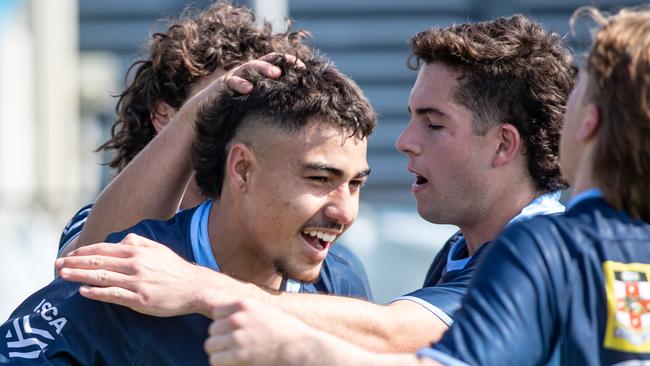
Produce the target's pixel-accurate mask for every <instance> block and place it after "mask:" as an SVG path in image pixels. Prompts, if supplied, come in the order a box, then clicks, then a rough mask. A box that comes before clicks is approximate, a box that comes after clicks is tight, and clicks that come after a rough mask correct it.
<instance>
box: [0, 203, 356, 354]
mask: <svg viewBox="0 0 650 366" xmlns="http://www.w3.org/2000/svg"><path fill="white" fill-rule="evenodd" d="M194 211H195V209H191V210H186V211H183V212H181V213H179V214H177V215H176V216H175V217H174V218H172V219H171V220H169V221H166V222H162V221H153V220H145V221H142V222H140V223H139V224H137V225H136V226H134V227H133V228H131V229H128V230H126V231H123V232H121V233H114V234H111V235H109V237H108V238H107V240H106V241H107V242H118V241H120V240H121V239H123V238H124V237H125V236H126V235H127V234H128V233H136V234H138V235H141V236H145V237H148V238H150V239H152V240H155V241H158V242H161V243H164V244H165V245H167V246H169V247H170V248H171V249H172V250H173V251H174V252H176V253H177V254H179V255H180V256H181V257H183V258H185V259H187V260H188V261H191V262H195V258H194V254H193V252H192V248H191V245H190V240H189V237H190V235H189V233H188V230H189V228H190V223H191V219H192V215H193V213H194ZM336 253H338V251H335V252H334V254H332V256H331V259H329V262H328V265H327V266H325V270H323V272H322V273H321V276H322V281H321V282H322V283H321V284H317V285H306V286H304V287H305V288H303V289H301V290H302V291H307V290H308V289H311V287H314V288H315V289H312V290H313V291H317V290H320V291H323V292H329V293H333V294H337V295H343V296H355V297H367V296H368V294H367V293H366V292H365V287H364V286H362V284H363V283H364V281H363V279H360V278H356V277H354V276H355V275H356V273H357V272H355V270H353V269H351V268H349V267H347V265H348V263H347V262H345V261H343V260H341V259H340V258H342V257H338V254H336ZM344 276H345V277H344ZM351 277H352V278H351ZM346 279H350V282H347V280H346ZM78 288H79V285H78V284H74V283H70V282H66V281H63V280H61V279H56V280H54V281H53V282H51V283H50V284H49V285H47V286H45V287H44V288H43V289H41V290H39V291H38V292H36V293H35V294H33V295H32V296H30V297H29V298H28V299H27V300H25V301H24V302H23V303H22V304H21V305H20V306H19V307H18V308H17V309H16V310H15V311H14V312H13V313H12V314H11V316H10V318H9V319H8V320H7V322H5V323H4V324H3V325H2V326H0V335H3V336H5V337H4V338H3V341H2V342H0V364H5V363H8V364H12V365H13V364H16V365H19V364H23V363H25V364H30V365H206V364H207V363H208V359H207V356H206V354H205V352H204V351H203V342H204V341H205V338H206V336H207V331H208V326H209V325H210V322H211V321H210V319H209V318H206V317H204V316H201V315H196V314H193V315H184V316H176V317H170V318H156V317H152V316H147V315H143V314H140V313H137V312H135V311H132V310H130V309H128V308H126V307H122V306H117V305H113V304H107V303H103V302H98V301H92V300H88V299H85V298H83V297H82V296H80V295H79V293H78ZM170 296H173V294H170Z"/></svg>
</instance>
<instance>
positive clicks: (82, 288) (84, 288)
mask: <svg viewBox="0 0 650 366" xmlns="http://www.w3.org/2000/svg"><path fill="white" fill-rule="evenodd" d="M89 291H90V289H89V288H88V286H85V285H84V286H81V287H79V293H82V294H87V293H88V292H89Z"/></svg>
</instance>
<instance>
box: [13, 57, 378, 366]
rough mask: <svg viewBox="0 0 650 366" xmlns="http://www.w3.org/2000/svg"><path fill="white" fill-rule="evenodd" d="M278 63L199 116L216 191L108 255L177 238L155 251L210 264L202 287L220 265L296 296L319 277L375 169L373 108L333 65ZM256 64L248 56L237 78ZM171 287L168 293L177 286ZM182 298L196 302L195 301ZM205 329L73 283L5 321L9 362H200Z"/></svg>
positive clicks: (139, 228)
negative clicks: (371, 161)
mask: <svg viewBox="0 0 650 366" xmlns="http://www.w3.org/2000/svg"><path fill="white" fill-rule="evenodd" d="M271 61H272V64H273V65H275V66H273V67H274V68H275V71H276V72H277V73H279V74H281V75H280V76H279V77H277V78H265V77H262V76H261V75H260V74H256V73H252V72H249V73H248V78H249V81H248V82H252V84H253V85H254V91H253V92H251V93H249V94H247V95H242V94H239V93H237V92H235V91H232V90H230V89H226V90H224V91H223V92H222V93H220V94H219V95H218V96H217V97H215V98H211V99H209V100H208V101H207V102H206V103H205V104H204V105H203V107H201V108H200V110H199V112H198V117H197V121H196V129H197V141H196V143H195V144H194V152H193V161H194V168H195V175H196V182H197V185H198V186H199V188H200V189H201V191H202V193H203V194H204V195H205V196H206V197H209V198H211V199H210V200H208V201H206V202H205V203H202V204H201V205H199V206H197V207H196V208H193V209H189V210H184V211H182V212H180V213H178V214H177V215H176V216H174V217H173V218H172V219H171V220H169V221H154V220H145V221H142V222H140V223H139V224H137V225H136V226H134V227H132V228H130V229H127V230H126V231H123V232H120V233H115V234H112V235H110V236H109V238H108V240H107V241H108V242H119V241H123V242H124V241H125V242H129V243H131V244H132V245H129V246H126V247H122V246H118V245H112V244H105V246H104V248H103V250H104V251H105V252H106V253H111V254H113V255H115V256H116V257H124V256H128V255H129V254H131V253H134V252H138V251H140V250H143V248H146V247H148V246H150V245H151V243H153V242H152V241H151V240H156V241H158V242H163V243H165V244H166V245H167V246H168V247H164V248H158V249H159V250H161V251H163V252H164V254H165V255H172V254H173V253H176V254H173V255H180V256H181V257H183V258H185V259H186V260H187V261H189V262H195V263H197V264H199V266H196V265H194V264H190V263H189V262H186V263H187V264H188V265H189V266H190V267H193V269H198V270H199V271H200V272H201V274H200V275H199V276H198V277H195V278H194V281H201V279H202V277H209V275H210V273H211V272H214V271H222V272H225V273H227V274H229V275H231V276H233V277H234V278H238V279H241V280H244V281H249V282H251V283H254V284H257V285H259V286H262V287H264V288H268V289H273V290H280V289H283V290H286V291H293V292H297V291H303V290H304V289H303V287H302V286H295V285H294V284H292V283H291V282H288V281H287V280H288V279H296V280H299V281H303V282H311V281H315V280H317V278H318V276H319V272H320V268H321V265H322V263H323V261H324V260H325V258H326V257H327V253H328V249H329V247H330V245H331V242H332V241H334V240H335V239H336V238H337V237H338V236H339V235H340V234H342V233H343V232H344V231H345V230H346V229H347V228H348V227H349V226H350V224H351V223H352V221H353V220H354V219H355V217H356V216H357V210H358V203H359V190H360V187H361V185H362V184H363V182H364V181H365V179H366V177H367V176H368V174H369V172H370V170H369V168H368V163H367V161H366V148H367V142H366V138H367V136H368V135H369V134H370V133H371V132H372V130H373V129H374V127H375V123H376V120H375V113H374V111H373V110H372V108H371V107H370V105H369V103H368V101H367V100H366V98H365V97H364V96H363V94H362V93H361V91H360V90H359V88H358V87H357V86H356V85H355V84H354V83H353V82H352V81H351V80H350V79H348V78H347V77H345V76H344V75H342V74H341V73H340V72H338V71H337V70H336V69H335V68H334V67H333V66H332V65H331V64H329V63H328V62H325V61H323V60H319V59H308V60H303V61H304V65H301V64H297V63H295V62H290V61H287V60H285V58H284V57H282V56H278V57H277V58H275V59H273V60H271ZM256 67H257V68H256ZM258 67H259V63H255V62H250V63H247V64H245V65H244V66H242V67H240V68H237V69H235V70H234V71H233V72H231V73H229V74H228V75H229V76H232V75H233V73H237V72H242V73H243V72H245V71H246V70H249V71H250V70H258ZM258 71H259V70H258ZM219 81H222V79H220V80H219ZM215 87H218V85H217V86H215ZM217 198H218V200H217ZM103 263H104V264H106V265H108V266H111V268H113V269H118V270H123V271H127V272H128V271H129V270H131V269H133V268H124V267H120V266H119V264H118V263H117V262H116V261H111V260H106V261H104V262H103ZM131 273H133V272H131ZM192 273H193V274H195V273H196V272H195V271H194V272H192ZM100 278H103V279H108V278H107V277H105V276H100ZM158 278H161V277H158ZM174 290H175V291H174ZM174 290H172V291H173V292H171V293H168V294H167V295H166V296H174V292H179V290H181V289H174ZM82 291H83V290H82ZM115 295H116V296H118V294H117V293H115ZM185 300H188V301H190V302H189V306H190V307H191V305H192V302H191V299H185ZM191 310H192V309H190V311H189V312H193V311H191ZM160 315H164V314H160ZM209 324H210V319H209V318H207V317H203V316H200V315H186V316H180V317H178V316H177V317H170V318H165V319H160V318H153V317H150V316H146V315H142V314H140V313H137V312H135V311H133V310H131V309H128V308H125V307H121V306H117V305H113V304H108V303H102V302H98V301H92V300H88V299H86V298H84V297H82V296H80V295H79V292H78V286H77V285H74V284H73V283H70V282H67V281H65V280H63V279H57V280H55V281H54V282H52V283H51V284H50V285H48V286H46V287H45V288H43V289H41V290H40V291H38V292H37V293H35V294H33V295H32V296H31V297H29V298H28V299H27V300H26V301H25V302H23V304H21V305H20V306H19V308H18V309H17V310H16V311H15V312H14V313H13V314H12V315H11V317H10V319H9V320H8V321H7V322H6V323H5V324H4V325H2V326H1V327H0V330H1V331H2V334H3V335H6V342H3V343H2V345H0V357H3V358H0V362H4V361H8V362H9V361H10V362H22V361H24V360H25V359H30V360H32V361H30V362H34V363H38V362H40V363H42V364H82V365H90V364H110V365H127V364H128V365H137V364H143V365H144V364H146V365H178V364H205V363H207V357H206V355H205V353H204V352H203V351H202V347H201V344H202V342H203V340H204V338H205V334H206V332H207V329H208V326H209Z"/></svg>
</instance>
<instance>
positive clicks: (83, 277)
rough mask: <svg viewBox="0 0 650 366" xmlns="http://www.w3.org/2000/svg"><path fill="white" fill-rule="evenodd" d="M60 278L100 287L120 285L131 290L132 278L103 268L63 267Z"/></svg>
mask: <svg viewBox="0 0 650 366" xmlns="http://www.w3.org/2000/svg"><path fill="white" fill-rule="evenodd" d="M60 273H61V278H63V279H64V280H66V281H70V282H79V283H83V284H86V285H92V286H100V287H121V288H124V289H128V290H132V289H133V287H132V283H133V282H132V280H131V277H129V276H128V275H125V274H122V273H118V272H112V271H107V270H103V269H76V268H63V269H61V271H60Z"/></svg>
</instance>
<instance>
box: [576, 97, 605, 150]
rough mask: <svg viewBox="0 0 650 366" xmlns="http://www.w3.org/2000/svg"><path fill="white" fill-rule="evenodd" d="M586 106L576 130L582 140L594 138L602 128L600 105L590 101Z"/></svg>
mask: <svg viewBox="0 0 650 366" xmlns="http://www.w3.org/2000/svg"><path fill="white" fill-rule="evenodd" d="M584 108H585V113H584V114H583V117H582V119H581V120H580V127H578V131H577V132H576V138H577V139H578V141H582V142H585V141H588V140H591V139H592V138H594V137H595V136H596V133H597V132H598V129H599V128H600V110H599V109H598V107H597V106H596V105H595V104H594V103H589V104H587V105H586V106H585V107H584Z"/></svg>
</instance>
